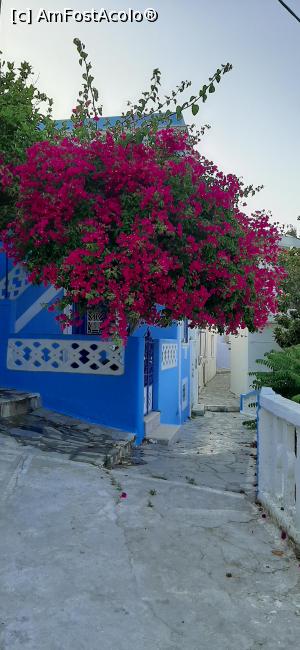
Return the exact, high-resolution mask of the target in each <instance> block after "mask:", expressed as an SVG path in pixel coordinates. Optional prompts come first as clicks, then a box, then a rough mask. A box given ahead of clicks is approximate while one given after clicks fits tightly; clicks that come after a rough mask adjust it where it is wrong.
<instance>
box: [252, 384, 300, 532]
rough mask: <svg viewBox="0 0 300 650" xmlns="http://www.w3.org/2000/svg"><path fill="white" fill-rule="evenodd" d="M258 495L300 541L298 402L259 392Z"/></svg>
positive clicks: (277, 518)
mask: <svg viewBox="0 0 300 650" xmlns="http://www.w3.org/2000/svg"><path fill="white" fill-rule="evenodd" d="M259 404H260V406H259V411H258V499H259V501H261V503H263V504H264V505H265V507H266V508H267V509H268V510H269V511H270V512H271V514H272V515H273V516H274V517H275V519H276V520H277V522H278V523H279V525H280V526H281V527H282V528H284V529H285V530H286V532H287V533H288V534H289V535H290V536H291V537H292V538H293V539H294V540H295V541H296V542H298V543H299V542H300V405H299V404H296V403H295V402H292V401H291V400H288V399H285V398H284V397H281V396H280V395H277V394H276V393H274V391H273V390H272V389H271V388H263V389H262V390H261V392H260V398H259Z"/></svg>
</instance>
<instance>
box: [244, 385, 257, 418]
mask: <svg viewBox="0 0 300 650" xmlns="http://www.w3.org/2000/svg"><path fill="white" fill-rule="evenodd" d="M257 405H258V391H257V390H251V391H250V392H249V393H242V394H241V395H240V413H241V414H242V415H245V416H246V417H248V418H250V419H255V418H256V416H257Z"/></svg>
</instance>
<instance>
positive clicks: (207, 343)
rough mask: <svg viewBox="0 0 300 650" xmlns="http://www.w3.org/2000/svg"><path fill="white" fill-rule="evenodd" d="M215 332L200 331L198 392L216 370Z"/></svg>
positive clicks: (212, 376)
mask: <svg viewBox="0 0 300 650" xmlns="http://www.w3.org/2000/svg"><path fill="white" fill-rule="evenodd" d="M217 336H218V335H217V333H216V332H211V331H210V330H208V329H205V330H201V331H200V343H199V365H198V384H199V392H200V391H201V390H202V388H203V387H204V386H205V385H206V384H207V382H209V381H210V380H211V379H213V378H214V376H215V374H216V372H217Z"/></svg>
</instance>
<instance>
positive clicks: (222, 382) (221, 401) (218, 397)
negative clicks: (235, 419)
mask: <svg viewBox="0 0 300 650" xmlns="http://www.w3.org/2000/svg"><path fill="white" fill-rule="evenodd" d="M199 404H201V405H203V406H204V407H205V410H208V411H213V410H218V411H220V410H221V407H222V410H224V411H237V412H239V410H240V400H239V398H238V397H235V395H233V393H231V392H230V372H218V373H217V374H216V375H215V377H214V378H213V379H211V381H209V382H208V383H207V384H206V386H204V388H203V389H202V390H201V392H200V393H199Z"/></svg>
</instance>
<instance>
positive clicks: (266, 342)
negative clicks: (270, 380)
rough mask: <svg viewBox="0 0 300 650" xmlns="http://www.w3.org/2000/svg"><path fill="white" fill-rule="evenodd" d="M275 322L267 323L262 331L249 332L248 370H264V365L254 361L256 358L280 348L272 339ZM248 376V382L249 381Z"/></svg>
mask: <svg viewBox="0 0 300 650" xmlns="http://www.w3.org/2000/svg"><path fill="white" fill-rule="evenodd" d="M274 328H275V323H268V325H266V327H265V328H264V329H263V330H262V332H254V333H252V332H251V333H250V332H249V339H248V345H249V351H248V364H249V372H253V371H255V370H264V367H263V366H262V365H260V364H258V363H256V360H257V359H262V358H263V356H264V354H265V353H266V352H270V351H271V350H280V347H279V345H278V344H277V343H276V341H275V339H274ZM251 381H252V380H251V377H250V383H251Z"/></svg>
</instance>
